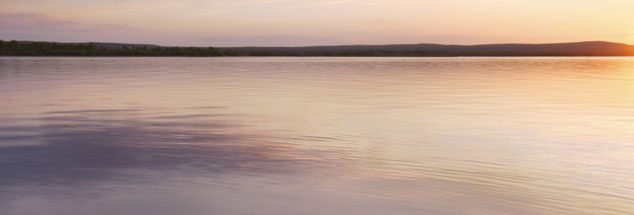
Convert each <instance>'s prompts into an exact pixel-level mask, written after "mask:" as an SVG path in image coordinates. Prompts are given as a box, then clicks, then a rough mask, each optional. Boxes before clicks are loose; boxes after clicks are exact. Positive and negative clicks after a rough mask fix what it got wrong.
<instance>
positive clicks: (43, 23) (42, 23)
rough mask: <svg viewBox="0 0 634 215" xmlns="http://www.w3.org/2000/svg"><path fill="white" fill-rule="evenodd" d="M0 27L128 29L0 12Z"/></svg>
mask: <svg viewBox="0 0 634 215" xmlns="http://www.w3.org/2000/svg"><path fill="white" fill-rule="evenodd" d="M0 29H2V31H3V32H5V33H6V32H14V33H16V32H21V33H28V32H39V33H44V32H49V33H50V32H101V31H113V30H130V27H128V26H126V25H118V24H90V25H88V24H82V23H79V22H76V21H69V20H63V19H56V18H53V17H50V16H47V15H44V14H29V13H5V12H0Z"/></svg>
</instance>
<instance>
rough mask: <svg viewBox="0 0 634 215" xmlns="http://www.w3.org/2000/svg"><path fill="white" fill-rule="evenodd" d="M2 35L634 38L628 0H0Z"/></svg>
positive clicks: (263, 39) (192, 40) (237, 40)
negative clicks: (484, 0)
mask: <svg viewBox="0 0 634 215" xmlns="http://www.w3.org/2000/svg"><path fill="white" fill-rule="evenodd" d="M0 5H2V7H1V8H0V39H3V40H13V39H15V40H42V41H60V42H86V41H100V42H125V43H153V44H159V45H179V46H189V45H191V46H251V45H252V46H303V45H337V44H395V43H445V44H482V43H506V42H516V43H550V42H572V41H588V40H604V41H612V42H622V43H630V44H632V43H634V22H632V21H631V20H634V13H632V11H633V10H634V1H630V0H602V1H598V0H588V1H573V0H548V1H547V0H534V1H503V0H491V1H486V2H483V1H476V0H452V1H430V0H418V1H414V0H393V1H379V0H365V1H362V0H260V1H256V0H234V1H217V0H210V1H204V0H179V1H176V0H165V1H150V0H56V1H53V0H39V1H37V0H19V1H18V0H0Z"/></svg>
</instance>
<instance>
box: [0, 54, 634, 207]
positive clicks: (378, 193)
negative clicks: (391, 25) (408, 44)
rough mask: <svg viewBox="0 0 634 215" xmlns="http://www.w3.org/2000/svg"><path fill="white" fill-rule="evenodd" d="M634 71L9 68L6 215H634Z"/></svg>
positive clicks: (229, 65) (466, 62)
mask: <svg viewBox="0 0 634 215" xmlns="http://www.w3.org/2000/svg"><path fill="white" fill-rule="evenodd" d="M633 212H634V58H249V57H244V58H70V57H69V58H0V214H3V215H23V214H26V215H80V214H92V215H110V214H117V215H141V214H152V215H172V214H187V215H203V214H228V215H233V214H265V215H266V214H271V215H273V214H346V215H347V214H362V215H370V214H382V215H383V214H482V215H485V214H486V215H489V214H571V215H572V214H575V215H577V214H632V213H633Z"/></svg>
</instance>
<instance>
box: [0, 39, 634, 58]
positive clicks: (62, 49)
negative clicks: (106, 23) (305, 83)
mask: <svg viewBox="0 0 634 215" xmlns="http://www.w3.org/2000/svg"><path fill="white" fill-rule="evenodd" d="M0 56H37V57H44V56H50V57H64V56H68V57H83V56H86V57H243V56H244V57H628V56H634V46H631V45H627V44H623V43H612V42H603V41H590V42H575V43H549V44H488V45H442V44H400V45H340V46H305V47H218V48H215V47H167V46H158V45H151V44H125V43H98V42H89V43H57V42H32V41H3V40H0Z"/></svg>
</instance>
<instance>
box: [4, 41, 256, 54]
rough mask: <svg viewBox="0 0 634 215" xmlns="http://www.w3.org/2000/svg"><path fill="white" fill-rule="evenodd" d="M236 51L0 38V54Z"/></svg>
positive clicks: (199, 52) (207, 52)
mask: <svg viewBox="0 0 634 215" xmlns="http://www.w3.org/2000/svg"><path fill="white" fill-rule="evenodd" d="M240 55H245V54H244V53H241V52H239V51H232V50H220V49H216V48H213V47H207V48H200V47H147V46H143V45H125V44H124V45H121V47H114V48H108V47H105V46H100V45H97V44H94V43H54V42H18V41H15V40H12V41H3V40H0V56H201V57H206V56H240Z"/></svg>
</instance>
